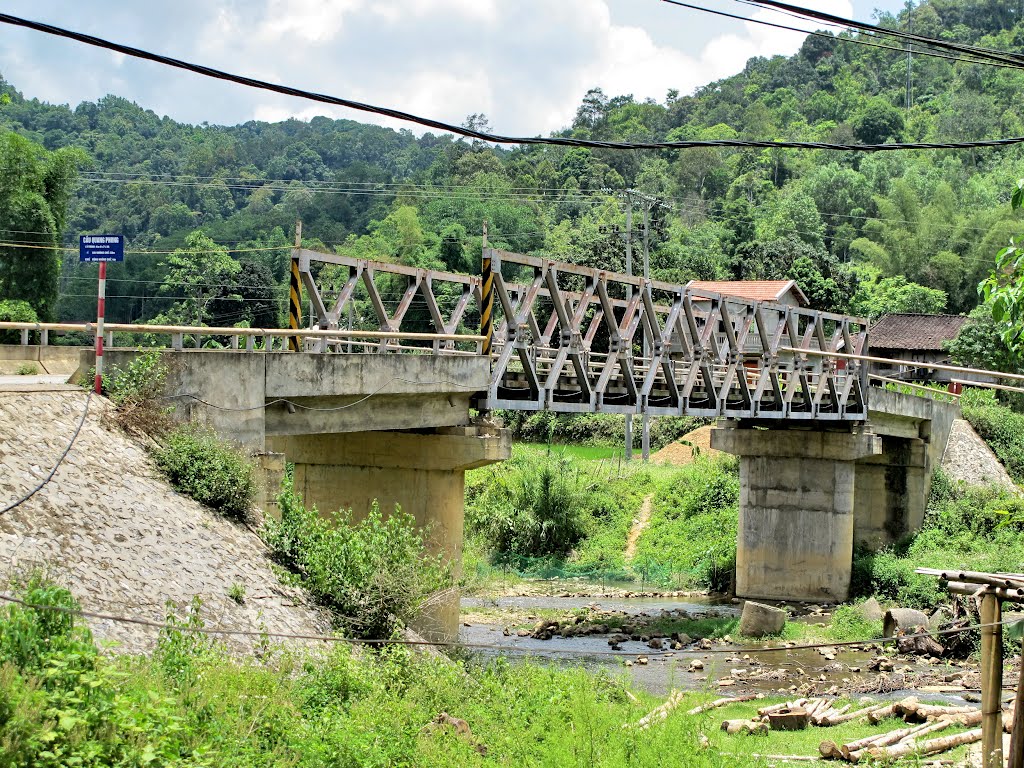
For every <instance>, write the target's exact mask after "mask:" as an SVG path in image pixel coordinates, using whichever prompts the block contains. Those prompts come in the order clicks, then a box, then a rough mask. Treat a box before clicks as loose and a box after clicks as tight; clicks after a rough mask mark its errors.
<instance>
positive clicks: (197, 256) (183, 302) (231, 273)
mask: <svg viewBox="0 0 1024 768" xmlns="http://www.w3.org/2000/svg"><path fill="white" fill-rule="evenodd" d="M240 271H241V267H240V265H239V264H238V262H237V261H235V260H234V259H232V258H231V256H230V255H229V254H228V251H227V248H225V247H223V246H219V245H217V244H216V243H214V242H213V240H211V239H210V238H209V237H207V236H206V235H205V234H204V233H203V232H201V231H200V230H196V231H195V232H192V233H191V234H190V235H189V236H188V237H186V238H185V247H184V248H179V249H177V250H176V251H174V253H172V254H170V255H169V256H168V257H167V277H166V278H165V279H164V281H163V283H162V284H161V286H160V291H161V293H164V294H167V295H169V296H173V297H174V304H173V305H172V306H171V308H170V309H168V310H167V311H166V312H165V313H164V314H163V316H162V317H161V318H160V319H161V320H162V321H165V322H169V323H174V324H178V325H197V326H198V325H207V324H209V321H210V319H211V318H212V306H213V304H214V302H215V301H226V300H229V299H234V298H236V297H237V295H234V294H232V295H230V296H225V295H224V294H225V289H230V288H232V287H234V285H235V279H236V278H237V276H238V274H239V272H240ZM237 298H240V297H237Z"/></svg>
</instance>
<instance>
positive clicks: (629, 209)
mask: <svg viewBox="0 0 1024 768" xmlns="http://www.w3.org/2000/svg"><path fill="white" fill-rule="evenodd" d="M626 274H627V275H632V274H633V200H632V198H631V197H630V196H629V191H628V190H627V192H626ZM632 298H633V287H632V286H628V285H627V286H626V302H627V303H628V302H629V300H630V299H632ZM625 457H626V461H632V460H633V414H631V413H627V414H626V446H625Z"/></svg>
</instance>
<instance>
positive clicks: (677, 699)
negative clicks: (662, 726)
mask: <svg viewBox="0 0 1024 768" xmlns="http://www.w3.org/2000/svg"><path fill="white" fill-rule="evenodd" d="M682 701H683V694H682V692H681V691H676V690H673V691H672V693H670V694H669V697H668V701H666V702H665V703H664V704H662V705H661V706H660V707H657V708H655V709H652V710H651V711H650V712H649V713H648V714H646V715H644V716H643V717H641V718H640V719H639V720H637V721H636V722H635V723H633V724H632V725H630V724H629V723H626V724H624V725H623V726H622V727H623V728H639V729H641V730H643V729H644V728H647V727H649V726H650V725H651V724H652V723H657V722H660V721H661V720H664V719H666V718H667V717H668V715H669V712H671V711H672V710H673V709H675V708H676V707H678V706H679V705H680V703H682Z"/></svg>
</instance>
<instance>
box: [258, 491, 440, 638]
mask: <svg viewBox="0 0 1024 768" xmlns="http://www.w3.org/2000/svg"><path fill="white" fill-rule="evenodd" d="M278 503H279V509H280V513H281V520H280V521H277V520H274V519H273V518H268V519H267V520H266V523H265V527H264V532H263V536H264V539H265V540H266V542H267V545H268V546H269V547H270V549H271V551H272V553H273V556H274V558H275V559H276V560H277V562H279V563H280V564H281V565H283V566H284V567H286V568H287V569H288V570H290V571H291V572H292V573H294V574H296V575H297V576H298V578H299V581H300V582H301V584H302V586H303V587H305V588H306V589H307V590H309V592H310V594H311V595H312V596H313V598H314V599H315V600H316V601H317V602H318V603H319V604H321V605H323V606H325V607H326V608H328V609H329V610H330V611H331V613H332V615H333V616H334V619H335V621H336V623H337V624H338V626H340V627H342V628H344V629H345V630H346V631H347V632H349V633H351V634H352V635H354V636H356V637H361V638H373V639H376V638H386V637H391V636H392V635H393V634H394V633H395V632H396V631H397V630H398V629H399V628H400V627H402V626H405V625H407V624H408V623H409V622H410V621H412V620H413V619H414V618H415V617H416V616H417V615H418V613H419V611H420V609H421V608H422V606H423V605H424V603H425V602H426V601H427V600H428V599H429V598H430V597H431V596H433V595H435V594H436V593H438V592H440V591H443V590H447V589H449V588H451V587H452V585H453V581H452V572H451V566H450V564H449V563H446V562H445V561H444V559H443V557H442V556H440V555H437V556H430V555H428V554H427V551H426V546H425V543H424V538H423V533H422V532H421V531H420V530H419V529H418V528H417V527H416V524H415V521H414V520H413V518H412V516H411V515H408V514H405V513H403V512H402V511H401V510H398V509H396V510H395V512H394V513H393V514H390V515H388V516H387V517H384V516H383V515H382V514H381V512H380V509H379V507H377V505H376V504H374V506H373V508H372V509H371V510H370V512H369V513H368V514H367V516H366V518H365V519H363V520H361V521H359V522H355V521H354V520H353V519H352V513H351V511H346V510H341V511H339V512H334V513H331V514H328V515H324V514H322V513H319V512H318V511H317V510H316V509H315V508H314V509H307V508H306V507H305V506H304V505H303V503H302V498H301V497H300V496H299V495H298V494H297V493H295V491H294V489H293V487H292V486H291V483H290V481H286V484H285V487H284V489H283V490H282V492H281V495H280V497H279V498H278Z"/></svg>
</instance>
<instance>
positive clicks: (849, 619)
mask: <svg viewBox="0 0 1024 768" xmlns="http://www.w3.org/2000/svg"><path fill="white" fill-rule="evenodd" d="M825 634H827V635H828V637H829V639H830V640H836V641H837V642H844V641H852V640H874V639H876V638H879V637H881V636H882V622H881V621H869V620H868V619H866V618H865V617H864V614H863V613H862V612H861V609H860V606H859V605H856V604H855V605H840V606H839V607H838V608H836V610H835V612H834V613H833V614H832V620H831V621H829V623H828V629H826V630H825Z"/></svg>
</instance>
